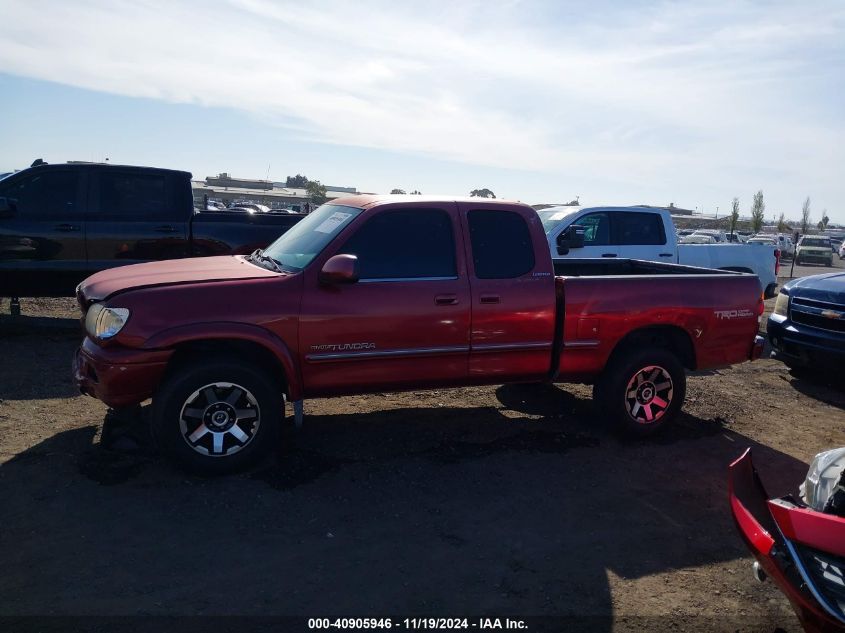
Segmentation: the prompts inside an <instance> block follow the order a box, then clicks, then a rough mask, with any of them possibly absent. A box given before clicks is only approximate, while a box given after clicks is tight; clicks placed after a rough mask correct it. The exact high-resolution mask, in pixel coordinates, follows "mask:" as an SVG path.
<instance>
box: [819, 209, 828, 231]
mask: <svg viewBox="0 0 845 633" xmlns="http://www.w3.org/2000/svg"><path fill="white" fill-rule="evenodd" d="M828 222H830V218H829V217H827V209H822V220H821V222H819V228H820V229H821V230H822V231H826V230H827V224H828Z"/></svg>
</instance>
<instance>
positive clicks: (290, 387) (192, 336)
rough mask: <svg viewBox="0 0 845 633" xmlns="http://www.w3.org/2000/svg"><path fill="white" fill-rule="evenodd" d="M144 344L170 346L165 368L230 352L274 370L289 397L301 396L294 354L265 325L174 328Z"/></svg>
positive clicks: (212, 324) (160, 346)
mask: <svg viewBox="0 0 845 633" xmlns="http://www.w3.org/2000/svg"><path fill="white" fill-rule="evenodd" d="M145 347H148V348H170V349H173V350H174V354H173V356H172V357H171V359H170V361H169V362H168V371H170V370H171V368H172V367H175V366H177V365H179V364H181V363H183V362H186V361H187V360H188V359H189V358H196V357H197V356H201V355H207V354H218V353H219V354H231V355H236V356H238V357H239V358H247V359H250V360H252V361H253V362H256V363H260V364H261V365H263V366H265V367H267V369H269V370H271V371H274V372H275V373H277V375H278V376H279V378H280V379H281V380H282V382H283V384H282V386H283V388H284V390H285V392H286V393H287V395H288V398H289V399H290V400H299V399H301V398H302V383H301V381H300V379H299V370H298V367H297V365H296V362H295V360H294V357H293V355H292V354H291V352H290V350H289V349H288V347H287V345H286V344H285V342H284V341H283V340H282V339H280V338H279V337H278V336H276V335H275V334H273V333H272V332H269V331H267V330H265V329H264V328H261V327H258V326H254V325H247V324H241V323H203V324H200V325H191V326H184V327H178V328H173V329H170V330H166V331H164V332H161V333H159V334H157V335H155V336H153V337H151V338H150V339H149V340H147V342H146V344H145Z"/></svg>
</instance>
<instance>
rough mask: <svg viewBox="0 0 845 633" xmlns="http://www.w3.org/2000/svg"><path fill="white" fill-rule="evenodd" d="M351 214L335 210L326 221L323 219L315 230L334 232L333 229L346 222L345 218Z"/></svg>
mask: <svg viewBox="0 0 845 633" xmlns="http://www.w3.org/2000/svg"><path fill="white" fill-rule="evenodd" d="M350 215H352V214H351V213H341V212H340V211H335V212H334V213H332V214H331V215H330V216H329V217H328V219H327V220H326V221H324V222H323V223H322V224H321V225H320V226H318V227H317V228H316V229H314V230H315V231H317V232H319V233H334V230H335V229H336V228H337V227H338V226H340V225H341V224H343V223H344V222H346V220H347V218H348V217H349V216H350Z"/></svg>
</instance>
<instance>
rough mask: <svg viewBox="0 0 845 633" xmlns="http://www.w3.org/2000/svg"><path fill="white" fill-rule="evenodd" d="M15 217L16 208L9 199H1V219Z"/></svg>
mask: <svg viewBox="0 0 845 633" xmlns="http://www.w3.org/2000/svg"><path fill="white" fill-rule="evenodd" d="M13 215H15V208H14V206H12V204H11V203H10V202H9V199H8V198H0V218H11V217H12V216H13Z"/></svg>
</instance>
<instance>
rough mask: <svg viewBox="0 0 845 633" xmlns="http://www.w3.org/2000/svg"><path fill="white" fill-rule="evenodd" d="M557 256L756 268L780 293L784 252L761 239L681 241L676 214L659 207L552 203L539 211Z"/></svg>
mask: <svg viewBox="0 0 845 633" xmlns="http://www.w3.org/2000/svg"><path fill="white" fill-rule="evenodd" d="M538 214H539V215H540V219H541V220H542V222H543V228H544V229H545V231H546V239H547V240H548V242H549V248H550V249H551V252H552V257H577V258H579V259H580V258H586V257H619V258H624V259H644V260H646V261H653V262H669V263H676V264H684V265H686V266H700V267H702V268H718V269H721V270H734V271H738V272H745V273H753V274H755V275H757V278H758V279H759V280H760V290H761V291H762V292H763V293H764V294H765V296H766V298H769V297H773V296H775V294H776V293H777V272H778V266H779V263H780V252H779V251H778V249H777V248H774V247H768V246H765V245H759V244H731V243H726V244H678V238H677V234H676V233H675V225H674V224H673V223H672V216H671V215H670V214H669V212H668V211H666V210H665V209H660V208H654V207H550V208H548V209H543V210H542V211H538Z"/></svg>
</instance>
